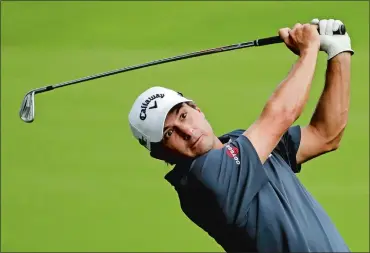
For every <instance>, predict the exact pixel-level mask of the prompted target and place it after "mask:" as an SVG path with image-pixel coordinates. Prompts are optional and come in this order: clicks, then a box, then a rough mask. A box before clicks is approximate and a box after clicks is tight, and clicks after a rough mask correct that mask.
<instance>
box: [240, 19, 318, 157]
mask: <svg viewBox="0 0 370 253" xmlns="http://www.w3.org/2000/svg"><path fill="white" fill-rule="evenodd" d="M279 35H280V37H281V38H282V39H283V40H284V42H285V44H286V45H287V47H288V48H289V49H290V50H292V51H293V52H294V53H295V54H297V55H299V58H298V60H297V62H296V64H295V65H294V66H293V68H292V69H291V71H290V72H289V74H288V76H287V77H286V78H285V79H284V80H283V81H282V82H281V84H280V85H279V86H278V87H277V88H276V90H275V92H274V93H273V94H272V96H271V97H270V99H269V100H268V101H267V103H266V105H265V107H264V108H263V111H262V113H261V115H260V117H259V118H258V119H257V120H256V121H255V122H254V123H253V124H252V125H251V127H249V128H248V129H247V130H246V131H245V132H244V135H245V136H246V137H247V138H248V139H249V140H250V142H251V143H252V144H253V147H254V148H255V150H256V152H257V154H258V156H259V158H260V160H261V162H262V163H264V162H265V161H266V159H267V158H268V156H269V154H270V153H271V152H272V150H273V149H274V148H275V147H276V145H277V144H278V142H279V141H280V139H281V137H282V135H283V134H284V133H285V132H286V131H287V129H288V128H289V127H290V126H291V125H292V124H293V123H294V121H295V120H297V119H298V117H299V116H300V115H301V113H302V111H303V108H304V106H305V104H306V102H307V99H308V95H309V92H310V88H311V82H312V79H313V76H314V72H315V68H316V61H317V55H318V51H319V48H320V38H319V34H318V32H317V28H316V26H313V25H310V24H304V25H301V24H296V25H295V26H294V27H293V29H292V30H290V29H288V28H284V29H280V30H279Z"/></svg>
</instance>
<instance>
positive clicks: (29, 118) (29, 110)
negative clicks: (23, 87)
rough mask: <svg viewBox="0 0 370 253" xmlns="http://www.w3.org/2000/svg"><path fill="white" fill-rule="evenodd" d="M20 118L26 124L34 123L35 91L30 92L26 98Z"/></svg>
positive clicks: (20, 111)
mask: <svg viewBox="0 0 370 253" xmlns="http://www.w3.org/2000/svg"><path fill="white" fill-rule="evenodd" d="M19 116H20V117H21V119H22V120H23V121H24V122H26V123H32V122H33V120H34V119H35V91H30V92H28V93H27V94H26V96H25V97H24V99H23V101H22V105H21V109H20V110H19Z"/></svg>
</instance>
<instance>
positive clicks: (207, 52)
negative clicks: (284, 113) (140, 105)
mask: <svg viewBox="0 0 370 253" xmlns="http://www.w3.org/2000/svg"><path fill="white" fill-rule="evenodd" d="M280 42H282V40H281V39H280V37H279V36H275V37H269V38H264V39H259V40H254V41H249V42H242V43H237V44H232V45H228V46H222V47H218V48H211V49H206V50H201V51H196V52H192V53H187V54H182V55H178V56H173V57H169V58H165V59H161V60H155V61H151V62H147V63H143V64H139V65H133V66H129V67H125V68H121V69H117V70H112V71H108V72H104V73H100V74H96V75H91V76H86V77H83V78H79V79H75V80H72V81H67V82H64V83H60V84H56V85H48V86H45V87H42V88H39V89H37V90H35V93H42V92H45V91H49V90H53V89H57V88H61V87H64V86H68V85H72V84H76V83H82V82H85V81H90V80H94V79H98V78H102V77H107V76H111V75H115V74H118V73H123V72H127V71H131V70H136V69H141V68H146V67H149V66H154V65H159V64H163V63H168V62H174V61H178V60H184V59H189V58H193V57H199V56H204V55H210V54H215V53H220V52H226V51H231V50H236V49H241V48H246V47H252V46H264V45H268V44H274V43H280Z"/></svg>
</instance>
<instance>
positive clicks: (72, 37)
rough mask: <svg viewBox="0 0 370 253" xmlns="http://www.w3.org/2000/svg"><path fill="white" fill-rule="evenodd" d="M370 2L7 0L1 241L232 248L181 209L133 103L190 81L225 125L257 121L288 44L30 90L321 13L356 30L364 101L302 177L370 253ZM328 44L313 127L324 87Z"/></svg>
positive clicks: (222, 128)
mask: <svg viewBox="0 0 370 253" xmlns="http://www.w3.org/2000/svg"><path fill="white" fill-rule="evenodd" d="M368 9H369V4H368V2H355V1H351V2H336V3H334V2H321V1H320V2H319V1H316V2H198V3H197V2H136V3H135V2H104V1H101V2H11V1H8V2H2V3H1V32H2V34H1V35H2V36H1V148H2V149H1V169H2V171H1V208H2V212H1V250H2V251H6V252H10V251H18V252H20V251H38V252H40V251H54V252H56V251H75V252H76V251H85V252H87V251H95V252H97V251H121V252H123V251H182V252H186V251H208V252H210V251H222V249H221V248H220V247H219V246H218V245H217V244H216V243H215V242H214V241H213V240H212V239H211V238H209V237H208V236H207V235H206V233H204V232H203V231H202V230H200V229H199V228H198V227H196V226H195V225H194V224H193V223H192V222H190V221H189V220H188V219H187V218H186V217H185V216H184V215H183V213H182V212H181V210H180V207H179V203H178V200H177V196H176V193H175V191H174V190H173V189H172V188H171V186H170V185H169V184H168V183H167V182H166V181H165V180H164V178H163V177H164V175H165V173H166V172H167V171H168V170H169V168H168V167H166V165H165V164H164V163H162V162H160V161H156V160H152V159H151V158H150V157H149V155H148V153H147V152H146V150H145V149H144V148H142V147H141V146H139V145H138V143H137V142H136V141H135V140H134V139H133V137H132V136H131V133H130V130H129V126H128V122H127V119H128V112H129V110H130V107H131V104H132V103H133V101H134V99H135V98H136V96H137V95H138V94H139V93H140V92H142V91H143V90H145V89H146V88H148V87H150V86H152V85H162V86H166V87H170V88H173V89H176V90H180V91H182V92H183V93H184V94H185V95H186V96H189V97H191V98H193V99H195V100H196V102H197V103H198V104H199V106H200V107H201V108H202V109H203V110H204V111H205V113H206V115H207V117H208V119H209V120H210V122H211V124H212V125H213V127H214V129H215V131H216V133H217V134H222V133H224V132H227V131H230V130H233V129H236V128H247V127H248V126H249V124H250V123H252V122H253V120H254V119H255V118H256V117H257V116H258V114H259V112H260V110H261V109H262V106H263V105H264V103H265V102H266V100H267V98H268V97H269V96H270V94H271V92H272V91H273V89H274V87H276V85H277V84H278V83H279V82H280V81H281V80H282V79H283V78H284V77H285V75H286V74H287V73H288V71H289V69H290V67H291V65H292V64H293V63H294V61H295V59H296V58H295V56H293V55H292V54H291V53H290V52H289V51H288V50H287V49H286V48H285V47H284V46H283V45H281V44H280V45H271V46H268V47H263V48H255V49H245V50H238V51H233V52H227V53H222V54H217V55H212V56H206V57H202V58H195V59H190V60H186V61H181V62H176V63H170V64H165V65H162V66H156V67H152V68H148V69H143V70H138V71H133V72H130V73H125V74H120V75H116V76H111V77H107V78H103V79H99V80H95V81H91V82H88V83H84V84H79V85H76V86H74V87H68V88H64V89H59V90H56V91H54V92H49V93H47V94H41V95H38V96H37V99H36V120H35V122H34V123H32V124H25V123H23V122H22V121H21V120H20V119H19V117H18V110H19V106H20V104H21V101H22V99H23V96H24V95H25V93H26V92H27V91H28V90H30V89H33V88H37V87H41V86H44V85H47V84H54V83H58V82H62V81H67V80H72V79H74V78H79V77H83V76H87V75H91V74H95V73H100V72H103V71H108V70H112V69H116V68H121V67H124V66H128V65H132V64H138V63H143V62H146V61H150V60H155V59H159V58H165V57H169V56H173V55H177V54H181V53H185V52H190V51H195V50H200V49H206V48H210V47H215V46H220V45H227V44H232V43H236V42H242V41H248V40H253V39H256V38H261V37H267V36H273V35H276V34H277V31H278V29H279V28H281V27H286V26H292V25H294V24H295V23H296V22H301V23H303V22H308V21H310V20H311V19H312V18H315V17H318V18H322V17H335V18H338V19H342V20H343V21H344V22H345V24H346V25H347V28H348V30H349V33H350V35H351V38H352V46H353V48H354V50H355V52H356V54H355V55H354V56H353V58H352V62H353V63H352V79H351V80H352V82H351V108H350V116H349V122H348V127H347V129H346V132H345V136H344V138H343V141H342V146H341V148H340V149H339V150H338V151H336V152H334V153H330V154H327V155H325V156H322V157H320V158H318V159H316V160H313V161H311V162H309V163H307V164H306V165H305V166H304V169H303V172H302V173H301V174H300V175H299V177H300V179H301V180H302V181H303V182H304V184H305V185H306V187H307V188H308V190H309V191H310V192H312V193H313V195H314V196H315V197H316V198H317V199H318V200H319V201H320V203H321V204H322V205H323V206H324V208H325V209H326V210H327V212H328V213H329V215H330V216H331V217H332V219H333V221H334V223H335V224H336V226H337V227H338V229H339V230H340V232H341V234H342V235H343V237H344V238H345V240H346V242H347V243H348V245H349V247H350V248H351V250H352V251H362V252H364V251H369V239H368V238H369V181H368V178H369V173H368V169H369V162H368V155H369V105H368V103H369V76H368V73H369V32H368V31H369V14H368ZM325 64H326V62H325V55H324V54H320V58H319V61H318V67H317V73H316V76H315V80H314V83H313V89H312V93H311V96H310V100H309V103H308V106H307V107H306V109H305V112H304V115H303V116H302V117H301V118H300V119H299V121H298V123H300V124H305V123H306V122H307V121H308V120H309V118H310V114H311V113H312V111H313V109H314V106H315V104H316V101H317V98H318V96H319V95H320V92H321V90H322V88H323V78H324V73H325Z"/></svg>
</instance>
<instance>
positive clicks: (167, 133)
mask: <svg viewBox="0 0 370 253" xmlns="http://www.w3.org/2000/svg"><path fill="white" fill-rule="evenodd" d="M172 133H173V130H172V129H170V130H168V131H167V132H166V133H165V135H164V136H165V138H170V137H171V135H172Z"/></svg>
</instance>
